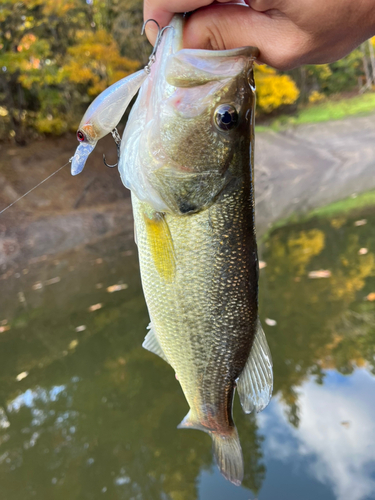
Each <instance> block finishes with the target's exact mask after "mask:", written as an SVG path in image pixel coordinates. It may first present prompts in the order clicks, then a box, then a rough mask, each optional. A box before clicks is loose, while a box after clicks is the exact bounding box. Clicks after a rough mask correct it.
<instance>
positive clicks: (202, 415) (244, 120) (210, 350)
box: [73, 16, 272, 485]
mask: <svg viewBox="0 0 375 500" xmlns="http://www.w3.org/2000/svg"><path fill="white" fill-rule="evenodd" d="M182 29H183V18H182V17H181V16H175V18H174V20H173V22H172V28H170V29H168V31H167V32H166V33H165V35H164V36H163V41H162V43H161V45H160V48H159V50H158V53H157V60H156V62H155V64H154V65H153V66H152V67H151V73H150V74H149V75H148V76H147V78H144V76H137V77H136V78H137V79H138V80H142V81H143V83H140V85H141V89H140V93H139V96H138V99H137V101H136V103H135V105H134V106H133V109H132V111H131V114H130V116H129V120H128V123H127V126H126V129H125V132H124V136H123V139H122V144H121V154H120V160H119V171H120V175H121V178H122V180H123V182H124V184H125V185H126V186H127V187H128V188H129V189H130V190H131V192H132V205H133V213H134V221H135V234H136V242H137V245H138V251H139V260H140V269H141V277H142V285H143V289H144V294H145V298H146V302H147V306H148V310H149V314H150V319H151V323H150V327H149V328H150V330H149V332H148V334H147V336H146V338H145V341H144V343H143V346H144V347H145V348H146V349H148V350H150V351H152V352H153V353H155V354H157V355H159V356H160V357H161V358H163V359H164V360H165V361H166V362H167V363H169V364H170V365H171V366H172V368H173V370H174V371H175V374H176V378H177V379H178V381H179V383H180V385H181V387H182V390H183V392H184V394H185V397H186V399H187V402H188V404H189V407H190V411H189V412H188V414H187V415H186V417H185V418H184V419H183V421H182V422H181V423H180V425H179V426H178V427H179V428H191V429H199V430H202V431H205V432H207V433H209V434H210V436H211V438H212V441H213V450H214V455H215V458H216V461H217V464H218V466H219V468H220V471H221V472H222V474H223V475H224V476H225V477H226V478H227V479H229V480H230V481H232V482H233V483H234V484H237V485H238V484H240V483H241V481H242V478H243V458H242V451H241V445H240V441H239V437H238V433H237V430H236V427H235V424H234V421H233V417H232V405H233V398H234V393H235V389H236V388H237V391H238V393H239V397H240V401H241V404H242V407H243V410H244V411H245V412H246V413H250V412H251V411H253V410H255V411H261V410H262V409H264V408H265V407H266V406H267V404H268V402H269V400H270V397H271V393H272V362H271V355H270V352H269V349H268V345H267V341H266V338H265V335H264V332H263V330H262V327H261V325H260V321H259V318H258V258H257V245H256V236H255V224H254V183H253V144H254V105H255V88H254V82H253V70H252V66H253V61H254V59H255V57H256V55H257V53H258V51H257V49H255V48H252V47H243V48H239V49H235V50H227V51H207V50H190V49H182ZM129 81H130V80H129ZM129 85H130V86H132V85H133V86H134V77H133V80H132V81H131V82H130V84H129ZM132 93H133V94H134V91H133V87H132ZM128 94H129V92H128ZM128 94H127V95H128ZM112 99H113V97H112ZM120 101H121V102H124V101H125V99H123V98H120ZM116 102H118V101H116ZM126 106H127V104H126ZM97 107H98V106H97ZM99 107H100V106H99ZM87 114H89V115H90V116H91V117H92V115H93V116H94V122H95V117H96V112H95V110H94V113H91V114H90V113H88V112H87V113H86V115H87ZM86 115H85V116H86ZM90 120H91V122H90V127H91V128H94V129H95V130H96V129H98V126H97V124H96V122H95V123H94V124H93V121H92V118H90ZM86 122H87V120H86ZM86 122H84V120H83V123H82V124H81V127H80V131H81V132H82V133H84V134H85V138H86V139H87V142H88V143H89V144H90V142H89V139H90V135H88V130H89V129H88V127H86V129H85V128H84V127H85V123H86ZM111 126H112V125H111ZM99 128H100V127H99ZM80 131H79V132H80ZM108 131H109V130H107V132H108ZM102 132H103V130H101V131H100V133H102ZM97 136H98V133H97ZM80 140H81V139H80ZM78 149H79V148H78ZM85 151H86V150H85ZM86 157H87V155H86ZM77 162H78V163H77ZM79 162H80V163H79ZM73 163H74V161H73ZM83 164H84V162H83ZM83 164H82V160H81V159H80V157H79V158H77V161H76V165H75V167H76V169H80V170H82V168H83ZM77 165H78V166H77ZM81 167H82V168H81Z"/></svg>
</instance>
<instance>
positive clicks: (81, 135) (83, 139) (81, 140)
mask: <svg viewBox="0 0 375 500" xmlns="http://www.w3.org/2000/svg"><path fill="white" fill-rule="evenodd" d="M77 139H78V140H79V142H83V141H85V140H86V137H85V134H84V133H83V132H81V131H80V130H78V132H77Z"/></svg>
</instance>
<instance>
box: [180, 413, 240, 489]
mask: <svg viewBox="0 0 375 500" xmlns="http://www.w3.org/2000/svg"><path fill="white" fill-rule="evenodd" d="M178 429H197V430H199V431H204V432H207V433H208V434H209V435H210V436H211V438H212V447H213V452H214V455H215V459H216V463H217V465H218V467H219V469H220V472H221V473H222V475H223V476H224V477H225V479H228V480H229V481H231V482H232V483H233V484H235V485H236V486H239V485H240V484H241V482H242V479H243V458H242V449H241V444H240V440H239V437H238V434H237V429H236V428H235V427H233V428H231V429H230V432H229V433H226V434H220V433H219V432H217V431H211V430H210V429H209V428H208V427H205V426H204V425H203V424H201V423H200V422H199V420H198V419H197V418H196V417H195V416H194V415H193V413H192V411H191V410H190V411H189V413H188V414H187V415H186V417H185V418H184V420H183V421H182V422H181V423H180V425H178Z"/></svg>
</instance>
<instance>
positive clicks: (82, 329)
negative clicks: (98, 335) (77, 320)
mask: <svg viewBox="0 0 375 500" xmlns="http://www.w3.org/2000/svg"><path fill="white" fill-rule="evenodd" d="M85 330H86V325H80V326H76V332H84V331H85Z"/></svg>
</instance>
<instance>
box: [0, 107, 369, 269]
mask: <svg viewBox="0 0 375 500" xmlns="http://www.w3.org/2000/svg"><path fill="white" fill-rule="evenodd" d="M76 144H77V142H76V139H75V137H74V136H73V135H71V136H66V137H61V138H58V139H48V140H47V139H46V140H43V141H38V142H34V143H33V144H29V145H28V146H26V147H23V148H19V147H13V146H6V145H2V146H1V147H0V210H1V209H2V208H4V207H5V206H6V205H8V204H9V203H11V202H13V201H14V200H15V199H16V198H17V197H19V196H21V195H22V194H23V193H25V192H27V191H28V190H29V189H31V188H32V187H33V186H35V185H36V184H37V183H38V182H40V181H41V180H43V179H44V178H46V177H47V176H48V175H50V174H51V173H52V172H54V171H55V170H56V169H57V168H58V167H59V166H62V165H64V164H65V163H66V162H67V161H68V159H69V158H70V157H71V156H72V155H73V154H74V151H75V148H76ZM103 153H105V154H106V157H107V160H108V162H109V163H111V162H113V161H115V158H116V149H115V146H114V144H113V141H112V139H111V138H110V137H107V138H105V139H104V140H102V141H100V142H99V144H98V146H97V147H96V149H95V151H94V153H93V154H92V155H91V156H90V159H89V162H88V165H87V166H86V168H85V169H84V171H83V173H82V174H81V175H79V176H77V177H72V176H71V175H70V169H69V165H67V166H66V167H65V168H64V169H62V170H61V171H60V172H58V173H57V174H56V175H55V176H54V177H52V178H51V179H49V180H48V181H47V182H45V183H44V184H42V185H41V186H40V187H38V188H37V189H36V190H35V191H33V192H32V193H30V194H29V195H28V196H27V197H25V198H24V199H22V200H21V201H20V202H18V203H17V204H16V205H15V206H14V207H12V208H11V209H9V210H7V211H6V212H4V213H3V214H2V215H0V265H1V266H2V269H3V271H5V270H6V268H7V266H8V265H9V264H11V263H13V262H19V261H22V260H29V259H35V258H39V257H40V256H43V255H55V254H58V253H61V252H66V251H69V250H72V249H75V248H79V247H81V246H82V245H86V244H88V243H93V242H96V241H99V240H101V239H103V238H107V237H110V236H113V235H115V234H122V235H123V236H125V237H126V239H127V238H131V237H132V235H133V226H132V216H131V208H130V197H129V192H128V191H127V190H126V189H125V188H124V187H123V185H122V183H121V181H120V178H119V175H118V172H117V169H108V168H106V167H105V166H104V165H103V161H102V156H103ZM374 172H375V115H370V116H367V117H357V118H350V119H347V120H342V121H337V122H331V123H323V124H314V125H304V126H299V127H296V128H293V129H289V130H287V131H284V132H277V133H276V132H262V133H259V134H257V137H256V149H255V175H256V177H255V184H256V218H257V228H258V233H259V234H262V233H264V231H265V230H267V228H268V227H269V226H270V225H272V224H273V223H275V222H276V221H277V220H279V219H280V218H284V217H287V216H289V215H291V214H292V213H295V212H304V211H308V210H311V209H313V208H317V207H320V206H324V205H326V204H327V203H330V202H333V201H336V200H339V199H342V198H345V197H347V196H350V195H351V194H353V193H360V192H363V191H367V190H370V189H374V188H375V175H374Z"/></svg>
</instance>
